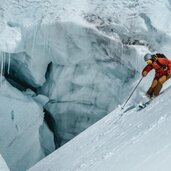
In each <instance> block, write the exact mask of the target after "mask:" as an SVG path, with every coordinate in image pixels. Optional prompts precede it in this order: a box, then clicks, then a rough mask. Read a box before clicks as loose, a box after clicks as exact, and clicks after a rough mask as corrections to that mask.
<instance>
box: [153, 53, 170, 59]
mask: <svg viewBox="0 0 171 171" xmlns="http://www.w3.org/2000/svg"><path fill="white" fill-rule="evenodd" d="M156 55H157V58H167V57H166V56H165V55H164V54H162V53H156Z"/></svg>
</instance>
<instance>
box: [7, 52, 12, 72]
mask: <svg viewBox="0 0 171 171" xmlns="http://www.w3.org/2000/svg"><path fill="white" fill-rule="evenodd" d="M10 65H11V54H10V53H9V54H8V71H7V73H8V74H9V72H10Z"/></svg>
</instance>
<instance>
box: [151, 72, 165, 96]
mask: <svg viewBox="0 0 171 171" xmlns="http://www.w3.org/2000/svg"><path fill="white" fill-rule="evenodd" d="M165 81H167V77H166V75H163V76H162V77H160V78H159V80H158V83H157V85H156V87H155V89H154V96H158V95H159V93H160V91H161V89H162V87H163V84H164V82H165Z"/></svg>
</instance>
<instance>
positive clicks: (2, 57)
mask: <svg viewBox="0 0 171 171" xmlns="http://www.w3.org/2000/svg"><path fill="white" fill-rule="evenodd" d="M3 65H4V56H3V52H1V87H2V76H3Z"/></svg>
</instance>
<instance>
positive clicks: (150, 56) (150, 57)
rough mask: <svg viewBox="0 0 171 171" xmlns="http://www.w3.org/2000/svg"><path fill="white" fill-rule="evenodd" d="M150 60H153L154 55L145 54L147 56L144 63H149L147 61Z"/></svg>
mask: <svg viewBox="0 0 171 171" xmlns="http://www.w3.org/2000/svg"><path fill="white" fill-rule="evenodd" d="M149 59H152V55H151V54H149V53H147V54H145V56H144V61H147V60H149Z"/></svg>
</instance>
